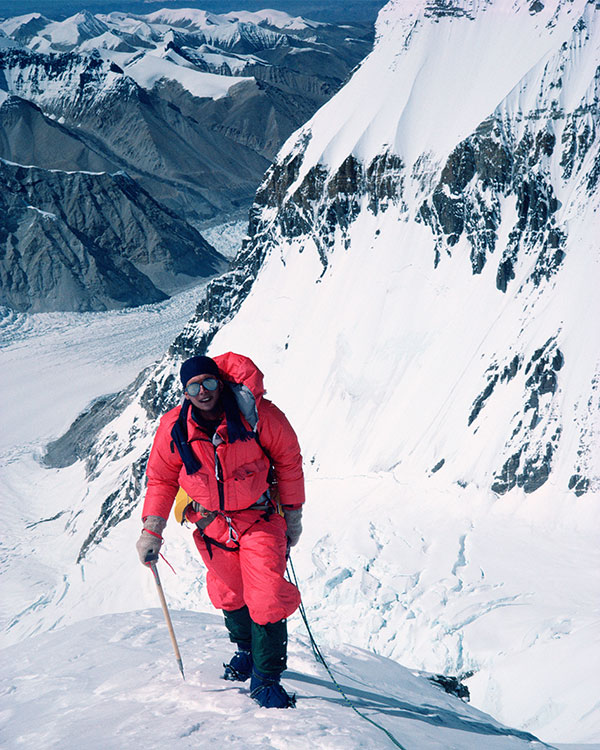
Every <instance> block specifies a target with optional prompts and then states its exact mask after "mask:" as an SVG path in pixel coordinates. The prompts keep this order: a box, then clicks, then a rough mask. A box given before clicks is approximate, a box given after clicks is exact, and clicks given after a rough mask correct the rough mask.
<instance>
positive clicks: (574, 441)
mask: <svg viewBox="0 0 600 750" xmlns="http://www.w3.org/2000/svg"><path fill="white" fill-rule="evenodd" d="M599 17H600V14H599V13H598V11H597V8H596V6H595V4H593V3H587V2H584V1H583V0H574V1H573V2H569V3H554V4H552V5H551V4H550V3H537V2H536V3H531V2H515V3H511V4H510V8H507V6H506V5H505V4H499V3H488V2H484V1H483V0H481V2H455V3H441V2H440V3H430V2H425V1H423V2H410V3H409V2H407V1H406V2H405V1H404V0H397V1H392V2H390V3H389V4H388V5H387V6H386V7H385V8H384V9H383V10H382V12H381V14H380V17H379V21H378V25H377V34H378V37H377V44H376V46H375V48H374V50H373V52H372V54H371V55H370V56H369V57H368V58H367V59H366V60H365V62H364V63H363V64H362V65H361V66H360V68H359V69H358V70H357V71H356V73H355V75H354V76H353V78H352V79H351V80H350V82H349V83H348V84H347V85H346V86H345V87H344V88H342V89H341V90H340V91H339V93H338V94H337V95H336V96H335V97H334V98H333V99H332V100H331V101H330V102H328V103H327V104H325V105H324V106H323V107H322V109H321V110H319V112H317V114H316V115H315V116H314V117H313V118H312V119H311V120H310V121H309V122H308V123H307V124H306V125H305V126H303V127H302V128H301V129H300V130H299V131H298V133H297V134H296V135H295V136H294V137H293V138H291V139H289V140H288V141H287V142H286V144H285V145H284V147H283V148H282V150H281V152H280V154H279V156H278V158H277V160H276V161H275V163H274V164H273V166H272V167H271V168H270V169H269V171H268V172H267V174H266V176H265V179H264V181H263V183H262V185H261V186H260V188H259V190H258V192H257V195H256V201H255V203H254V206H253V208H252V210H251V215H250V224H249V230H248V237H247V238H246V239H245V240H244V243H243V245H242V248H241V250H240V253H239V254H238V255H237V257H236V258H235V260H234V262H233V264H232V267H231V269H230V270H229V271H228V272H227V273H226V274H225V275H223V276H221V277H219V278H218V279H216V280H214V281H213V282H211V283H210V284H209V285H208V287H207V290H206V294H205V295H203V296H202V298H201V299H200V300H199V305H198V308H197V311H196V314H195V315H194V316H193V317H192V318H191V319H190V321H189V322H188V323H187V324H186V325H185V327H184V329H183V331H182V332H181V334H180V335H179V336H178V337H177V338H176V339H175V341H174V343H173V345H172V347H171V349H170V351H169V352H167V353H166V354H165V356H164V358H163V360H162V361H161V362H159V363H158V364H157V365H155V366H153V367H151V369H150V370H148V371H147V372H146V373H144V374H143V375H141V376H140V379H139V381H138V382H137V383H136V384H135V386H134V387H132V388H130V389H129V390H128V391H127V392H123V393H121V394H120V395H119V396H116V397H114V398H112V399H110V398H109V399H107V400H106V402H105V403H104V404H100V403H99V404H98V406H97V410H96V412H94V411H93V410H89V411H88V412H87V413H86V414H84V415H82V416H81V417H80V420H79V421H78V427H77V426H76V425H74V426H73V428H72V432H70V433H67V434H66V435H65V436H64V437H63V438H62V440H63V447H64V448H65V454H64V458H65V460H64V463H63V464H62V465H63V466H64V464H72V465H69V466H68V467H66V468H62V469H61V470H60V471H59V472H58V476H61V475H62V476H67V477H77V481H79V482H82V483H83V484H82V486H83V487H84V488H85V489H84V491H83V492H81V493H80V495H79V496H78V497H81V496H82V495H83V494H85V500H78V501H77V503H76V504H75V508H74V509H73V510H72V512H71V515H70V516H69V520H68V524H69V526H68V528H69V533H70V534H71V542H70V555H71V562H70V566H71V567H70V568H69V570H70V573H69V576H68V577H69V581H73V580H75V579H76V576H77V573H78V572H79V571H85V572H86V575H87V576H89V578H88V579H87V580H88V581H94V582H96V581H99V580H102V577H103V576H104V575H105V566H109V568H110V567H111V566H113V567H112V568H111V569H116V567H117V563H113V562H112V551H113V550H116V549H120V545H122V544H123V545H124V544H126V543H127V544H131V542H132V539H134V538H135V536H136V534H137V532H138V530H139V518H138V512H137V508H138V503H139V501H140V499H141V496H142V495H143V491H144V479H143V474H142V469H143V463H144V459H145V456H146V455H147V451H148V450H149V447H150V444H151V440H152V436H153V433H154V430H155V427H156V424H157V419H158V417H159V416H160V414H161V413H162V412H163V411H164V410H166V409H167V408H168V407H169V406H170V405H174V404H176V403H177V401H178V399H179V397H180V389H179V384H178V368H179V364H180V362H181V360H182V359H183V358H185V357H186V356H188V355H189V354H192V353H203V352H208V353H209V354H217V353H219V352H222V351H228V350H231V351H241V352H245V353H248V354H250V356H252V357H253V359H254V360H255V361H256V363H257V364H258V365H259V367H260V368H261V369H262V370H263V371H264V372H265V375H266V384H267V388H268V395H269V397H272V398H273V400H274V401H275V402H276V403H277V404H278V405H279V406H280V407H281V408H282V409H283V410H284V411H285V412H286V414H287V415H288V416H289V417H290V420H291V422H292V424H293V425H294V427H295V429H296V430H297V432H298V435H299V438H300V442H301V445H302V450H303V455H304V458H305V467H306V474H307V479H308V502H307V505H306V511H305V519H306V524H305V532H304V535H303V538H302V540H301V543H300V545H299V547H298V551H297V552H296V553H295V560H296V558H297V563H298V569H299V571H300V581H301V587H302V590H303V600H304V602H305V605H306V607H307V609H308V611H309V615H310V617H311V618H312V619H313V620H314V622H315V628H316V629H317V631H318V632H319V633H320V634H323V637H324V638H326V639H327V641H328V642H329V643H339V642H340V641H352V642H356V641H358V642H360V644H361V645H362V646H366V647H369V648H372V649H374V650H377V651H378V652H379V653H382V654H385V655H386V656H391V657H393V658H394V659H396V660H398V661H401V662H403V663H405V664H408V665H411V666H415V667H417V668H419V669H424V670H427V671H430V672H444V673H445V674H449V675H456V676H458V677H460V678H464V681H465V682H466V684H467V686H468V687H469V690H470V692H471V695H472V699H473V702H474V703H475V705H477V706H480V707H481V706H483V707H485V709H486V710H489V711H492V712H493V713H494V714H497V715H498V716H501V717H502V718H503V720H504V721H507V722H508V723H511V724H518V725H519V727H520V728H521V729H523V730H524V731H533V732H536V733H542V736H543V737H544V739H548V740H550V741H559V740H560V741H564V742H576V741H582V742H583V741H593V740H594V738H596V737H597V736H598V707H597V705H596V699H595V694H596V691H595V682H594V680H595V677H594V675H593V672H592V670H589V668H588V665H589V663H590V662H591V661H592V660H593V659H595V658H597V654H598V648H599V643H598V635H597V627H596V626H597V612H596V607H597V594H598V592H599V591H600V583H599V581H598V573H597V571H598V570H599V569H600V566H599V564H598V546H597V529H598V523H599V516H598V508H599V507H600V506H599V505H598V502H597V500H598V494H599V489H600V453H599V450H598V446H599V445H600V441H599V437H600V424H599V422H598V414H599V411H598V405H599V392H600V391H599V388H598V383H599V382H600V360H599V359H598V349H597V346H596V344H595V342H596V341H597V320H598V319H599V318H600V302H599V300H600V298H599V297H598V293H597V290H598V288H599V286H600V265H599V264H598V258H597V236H596V235H597V231H596V227H597V222H598V219H597V216H598V210H599V208H600V205H599V196H600V193H599V188H598V167H597V162H598V139H597V138H596V137H595V135H596V133H597V132H598V125H599V122H598V112H599V111H600V110H599V109H598V78H597V75H596V71H597V69H598V68H599V66H600V58H599V53H598V50H599V49H600V44H599V39H600V26H599ZM390 92H393V95H390ZM119 399H121V401H119ZM76 427H77V429H76ZM96 428H99V429H96ZM80 436H82V437H81V439H80ZM51 456H52V449H51V450H50V452H49V457H50V459H51ZM75 459H79V460H75ZM86 472H87V475H86V477H85V479H84V478H83V475H84V473H86ZM72 481H73V486H75V484H76V482H75V479H73V480H72ZM48 517H50V516H48ZM49 523H52V524H56V525H57V526H58V525H59V524H64V523H65V520H64V519H63V518H62V517H61V519H60V520H59V521H52V522H49ZM47 528H49V527H47ZM38 533H39V532H38ZM166 533H167V534H168V543H169V547H170V548H169V549H168V550H167V552H168V554H169V556H170V557H172V558H174V559H175V562H176V563H177V565H176V567H177V568H178V570H180V569H181V568H183V570H184V572H180V573H179V580H178V583H177V584H176V585H175V586H174V590H173V596H174V598H175V600H176V602H177V606H181V607H198V606H201V607H205V606H208V604H207V599H206V592H205V588H204V582H203V578H202V575H203V574H202V573H197V572H196V571H197V569H196V568H194V567H193V562H192V554H193V553H192V549H191V543H190V542H189V540H188V537H187V535H188V533H189V530H188V531H186V530H185V529H184V530H181V529H178V528H177V527H176V525H175V524H173V523H172V522H169V525H168V526H167V532H166ZM132 554H133V553H132ZM76 559H78V560H79V562H78V563H76V562H75V560H76ZM118 565H124V563H122V562H121V561H119V563H118ZM188 566H189V567H188ZM142 572H143V571H142ZM140 575H141V573H140ZM88 586H90V588H88ZM88 586H86V585H83V584H80V583H79V582H78V583H77V585H75V584H73V588H71V589H69V591H68V593H66V594H65V600H67V601H69V602H70V603H72V605H73V610H71V611H70V612H69V617H70V618H72V619H75V618H77V616H78V613H79V615H80V614H81V613H82V612H83V611H84V610H85V601H86V597H89V598H93V594H92V593H91V585H90V584H88ZM132 588H133V587H132ZM59 592H61V593H59ZM126 594H127V592H125V591H124V592H123V593H121V592H119V596H121V595H122V596H126ZM60 595H62V588H61V585H60V582H57V583H56V590H55V593H54V595H53V596H51V597H49V601H48V603H47V604H46V605H45V606H44V607H42V606H41V605H40V608H39V610H38V611H36V612H35V613H33V614H32V613H30V612H29V611H27V612H26V613H25V614H23V615H22V617H21V619H19V621H18V622H16V623H15V625H14V629H13V633H15V634H17V633H30V632H31V628H33V627H34V626H35V625H39V623H40V621H41V622H42V623H43V626H44V627H51V626H52V625H53V624H54V623H56V621H57V618H58V617H59V616H60V615H59V612H60V609H59V607H58V605H57V603H56V600H57V598H58V597H59V596H60ZM40 596H42V594H41V593H40ZM129 598H130V601H129V606H134V603H135V602H137V601H138V599H136V594H135V593H132V592H131V590H130V591H129ZM95 606H96V607H98V609H99V610H101V611H108V610H107V604H106V602H105V601H104V600H102V601H100V602H96V604H95ZM136 606H137V605H136ZM23 609H25V608H23ZM40 612H41V613H42V614H40ZM39 626H40V627H41V626H42V625H39ZM470 674H471V675H472V676H468V675H470Z"/></svg>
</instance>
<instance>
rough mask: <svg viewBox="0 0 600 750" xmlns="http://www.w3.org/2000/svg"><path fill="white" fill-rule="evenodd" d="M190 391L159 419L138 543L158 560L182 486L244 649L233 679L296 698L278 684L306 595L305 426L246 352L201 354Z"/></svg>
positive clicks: (278, 698)
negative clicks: (281, 403)
mask: <svg viewBox="0 0 600 750" xmlns="http://www.w3.org/2000/svg"><path fill="white" fill-rule="evenodd" d="M180 377H181V383H182V386H183V394H184V399H183V403H182V405H181V406H178V407H175V408H174V409H171V410H170V411H169V412H167V413H166V414H165V415H164V416H163V417H162V419H161V420H160V424H159V426H158V430H157V432H156V436H155V438H154V444H153V446H152V450H151V452H150V457H149V459H148V467H147V470H146V473H147V477H148V489H147V492H146V497H145V500H144V506H143V511H142V522H143V529H142V533H141V535H140V538H139V540H138V542H137V545H136V546H137V550H138V554H139V556H140V559H141V561H142V562H143V563H144V564H149V563H150V562H154V561H155V560H156V559H157V558H158V553H159V550H160V547H161V545H162V541H163V540H162V533H163V530H164V528H165V525H166V523H167V518H168V516H169V513H170V511H171V508H172V506H173V502H174V500H175V498H176V496H177V505H178V506H179V510H177V506H176V515H177V514H178V518H179V519H180V520H181V522H182V523H183V522H184V521H188V522H189V523H192V524H194V525H195V527H196V528H195V530H194V534H193V537H194V541H195V543H196V547H197V548H198V551H199V553H200V555H201V556H202V559H203V561H204V563H205V565H206V568H207V578H206V584H207V591H208V595H209V597H210V600H211V602H212V603H213V605H214V606H215V607H217V608H218V609H222V610H223V614H224V619H225V625H226V627H227V630H228V632H229V638H230V640H231V641H232V643H234V644H235V645H236V646H237V650H236V652H235V654H234V655H233V657H232V658H231V660H230V662H229V663H228V664H224V665H223V666H224V667H225V672H224V675H223V677H224V679H227V680H240V681H245V680H247V679H248V678H250V695H251V697H252V698H253V699H254V700H255V701H256V702H257V703H258V704H259V705H260V706H265V707H269V708H270V707H276V708H288V707H291V706H293V705H294V698H293V697H291V696H290V695H288V693H287V692H286V690H285V689H284V688H283V686H282V685H281V683H280V676H281V673H282V672H283V671H284V670H285V668H286V659H287V618H288V617H289V616H290V615H291V614H292V613H293V612H294V611H295V610H296V609H297V608H298V606H299V604H300V593H299V591H298V589H297V588H296V586H294V585H293V584H292V583H290V582H289V581H288V580H286V579H285V578H284V572H285V568H286V556H287V553H288V549H289V546H294V545H295V544H296V543H297V542H298V539H299V537H300V534H301V532H302V520H301V519H302V504H303V503H304V476H303V472H302V457H301V454H300V447H299V445H298V440H297V438H296V434H295V433H294V430H293V429H292V427H291V425H290V423H289V422H288V420H287V418H286V417H285V415H284V414H283V412H281V411H280V410H279V409H278V408H277V407H276V406H275V405H274V404H273V403H272V402H271V401H269V400H267V399H266V398H264V393H265V390H264V387H263V374H262V373H261V372H260V370H259V369H258V368H257V367H256V365H254V363H253V362H252V361H251V360H250V359H249V358H248V357H245V356H243V355H239V354H234V353H232V352H229V353H227V354H223V355H220V356H217V357H215V358H214V359H211V358H210V357H206V356H195V357H192V358H191V359H187V360H186V361H185V362H184V363H183V364H182V366H181V370H180Z"/></svg>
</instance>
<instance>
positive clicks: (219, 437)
mask: <svg viewBox="0 0 600 750" xmlns="http://www.w3.org/2000/svg"><path fill="white" fill-rule="evenodd" d="M214 360H215V362H216V363H217V365H218V366H219V370H220V371H221V374H222V377H223V379H224V380H226V381H228V382H230V383H232V384H237V385H236V395H237V393H240V394H241V395H240V396H239V397H238V403H243V404H244V408H241V412H242V415H243V417H242V418H243V419H244V422H245V424H246V426H247V427H248V428H250V429H254V430H255V431H256V432H257V434H258V436H259V438H260V443H261V445H262V447H263V448H264V449H265V450H266V451H267V452H268V454H269V456H270V457H271V460H272V462H273V465H274V467H275V474H276V477H277V484H278V489H279V494H280V498H281V503H282V505H286V506H292V507H300V505H302V503H303V502H304V476H303V472H302V457H301V454H300V447H299V445H298V439H297V437H296V434H295V432H294V430H293V429H292V427H291V425H290V423H289V422H288V420H287V418H286V417H285V415H284V414H283V412H282V411H280V409H278V408H277V407H276V406H275V405H274V404H273V403H271V402H270V401H268V400H267V399H266V398H264V393H265V389H264V385H263V374H262V372H261V371H260V370H259V369H258V368H257V367H256V365H255V364H254V363H253V362H252V360H250V359H249V358H248V357H245V356H243V355H240V354H234V353H232V352H228V353H227V354H223V355H220V356H217V357H215V358H214ZM179 412H180V407H179V406H177V407H175V408H174V409H171V410H170V411H169V412H167V413H166V414H165V415H164V416H163V417H162V419H161V420H160V424H159V427H158V430H157V432H156V437H155V439H154V444H153V446H152V450H151V452H150V457H149V459H148V467H147V470H146V473H147V477H148V489H147V492H146V498H145V501H144V507H143V511H142V517H143V518H146V517H147V516H161V517H162V518H164V519H168V517H169V512H170V510H171V507H172V505H173V501H174V499H175V495H176V494H177V491H178V489H179V487H182V488H183V489H184V490H185V491H186V492H187V494H188V495H189V496H190V497H191V498H193V499H194V500H195V501H196V502H198V503H199V504H200V505H201V506H203V507H204V508H206V509H207V510H222V511H225V512H227V511H229V512H232V511H239V510H242V509H244V508H249V507H250V506H251V505H253V504H254V503H255V502H256V501H257V500H258V499H259V498H260V497H261V495H262V494H263V493H264V492H265V490H266V489H267V488H268V482H267V476H268V471H269V460H268V458H267V456H266V455H265V452H264V451H263V449H262V448H261V445H259V444H258V442H257V441H256V440H248V441H241V440H237V441H236V442H234V443H229V442H228V439H227V424H226V422H225V420H223V421H222V423H221V424H220V425H219V427H218V428H217V431H216V434H215V437H214V438H213V440H212V441H211V440H210V438H209V437H208V436H207V435H206V433H204V432H203V431H202V430H201V429H200V427H199V426H198V425H197V424H196V423H195V422H194V421H193V419H192V417H191V411H190V413H189V415H188V420H187V427H188V441H189V443H190V445H191V447H192V450H193V452H194V454H195V455H196V457H197V458H198V459H199V460H200V462H201V464H202V466H201V468H200V469H199V470H198V471H197V472H195V473H194V474H188V473H187V472H186V470H185V467H184V466H183V462H182V460H181V457H180V455H179V452H178V451H177V448H176V447H175V445H174V443H173V440H172V437H171V430H172V428H173V425H174V424H175V422H176V421H177V418H178V416H179ZM256 418H257V421H256V422H255V424H252V422H253V421H255V420H256ZM217 460H218V464H219V470H220V475H219V478H220V479H221V482H220V484H221V487H220V488H219V481H218V479H217ZM220 489H221V494H220V492H219V490H220ZM188 518H189V520H191V521H194V520H195V519H194V518H190V517H189V515H188Z"/></svg>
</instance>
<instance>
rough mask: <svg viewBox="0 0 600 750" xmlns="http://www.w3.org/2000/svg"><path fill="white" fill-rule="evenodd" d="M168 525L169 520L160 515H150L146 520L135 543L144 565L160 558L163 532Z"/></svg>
mask: <svg viewBox="0 0 600 750" xmlns="http://www.w3.org/2000/svg"><path fill="white" fill-rule="evenodd" d="M166 525H167V522H166V521H165V519H164V518H161V517H160V516H148V518H146V520H145V521H144V528H143V529H142V533H141V534H140V538H139V539H138V540H137V543H136V545H135V546H136V549H137V551H138V555H139V556H140V560H141V561H142V562H143V563H144V565H148V564H149V563H151V562H155V561H156V560H158V553H159V552H160V548H161V545H162V543H163V539H162V533H163V529H164V528H165V526H166ZM150 532H152V533H150ZM155 534H157V536H155Z"/></svg>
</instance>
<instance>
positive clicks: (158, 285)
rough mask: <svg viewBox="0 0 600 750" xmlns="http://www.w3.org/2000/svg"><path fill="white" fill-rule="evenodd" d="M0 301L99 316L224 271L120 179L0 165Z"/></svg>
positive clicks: (190, 231)
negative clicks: (0, 185) (92, 312)
mask: <svg viewBox="0 0 600 750" xmlns="http://www.w3.org/2000/svg"><path fill="white" fill-rule="evenodd" d="M0 174H1V176H2V182H3V184H4V190H3V191H2V194H1V195H0V202H1V211H0V213H1V216H2V226H1V228H0V237H1V241H2V246H3V248H4V252H3V253H2V256H1V258H0V289H1V292H0V303H1V304H3V305H6V306H8V307H11V308H13V309H16V310H28V311H39V310H107V309H113V308H118V307H125V306H129V305H139V304H144V303H147V302H156V301H159V300H162V299H166V297H167V293H168V292H170V291H171V290H172V289H173V288H176V287H178V286H181V285H182V284H184V283H185V282H186V280H187V283H188V284H189V283H191V282H192V281H193V280H194V279H197V278H199V277H200V278H202V277H204V278H207V277H210V276H214V275H215V274H217V273H218V272H219V271H220V270H223V268H224V267H225V266H226V262H225V259H224V258H222V257H221V256H220V255H219V254H218V253H217V252H216V251H215V250H214V248H212V247H211V246H210V245H209V244H208V243H207V242H206V241H205V240H204V239H203V238H202V236H201V235H200V234H199V233H198V232H197V231H196V230H195V229H194V228H193V227H191V226H190V225H189V224H187V223H186V222H184V221H182V220H181V219H180V218H179V217H177V216H176V215H175V214H173V213H172V212H170V211H168V210H166V209H165V208H164V207H163V206H161V205H159V204H158V203H157V202H156V201H154V200H153V198H151V196H150V195H148V194H147V193H146V192H145V191H144V190H142V189H141V188H140V187H139V185H138V184H137V183H135V182H134V181H133V180H131V179H130V178H129V177H128V176H127V175H126V174H124V173H119V174H113V175H110V174H106V173H91V172H74V173H68V172H61V171H50V170H43V169H38V168H34V167H21V166H18V165H14V164H11V163H8V162H4V161H0Z"/></svg>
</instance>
